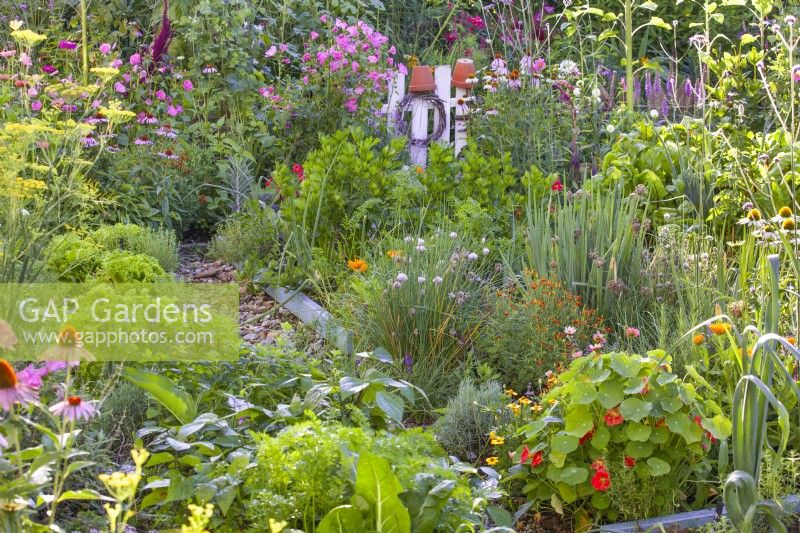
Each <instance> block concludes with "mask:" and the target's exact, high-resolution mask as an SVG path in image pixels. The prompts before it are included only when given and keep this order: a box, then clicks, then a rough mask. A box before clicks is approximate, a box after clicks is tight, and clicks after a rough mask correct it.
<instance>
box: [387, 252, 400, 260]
mask: <svg viewBox="0 0 800 533" xmlns="http://www.w3.org/2000/svg"><path fill="white" fill-rule="evenodd" d="M386 255H387V256H389V257H391V258H392V259H396V258H398V257H403V251H402V250H389V251H388V252H386Z"/></svg>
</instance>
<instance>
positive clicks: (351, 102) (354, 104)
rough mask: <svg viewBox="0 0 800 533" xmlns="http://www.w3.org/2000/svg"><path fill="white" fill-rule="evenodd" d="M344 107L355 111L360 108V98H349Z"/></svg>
mask: <svg viewBox="0 0 800 533" xmlns="http://www.w3.org/2000/svg"><path fill="white" fill-rule="evenodd" d="M344 108H345V109H347V111H348V112H350V113H355V112H356V110H358V100H357V99H356V98H348V99H347V100H346V101H345V103H344Z"/></svg>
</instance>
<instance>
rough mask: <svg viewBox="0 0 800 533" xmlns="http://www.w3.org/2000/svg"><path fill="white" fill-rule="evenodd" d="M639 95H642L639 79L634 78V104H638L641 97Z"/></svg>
mask: <svg viewBox="0 0 800 533" xmlns="http://www.w3.org/2000/svg"><path fill="white" fill-rule="evenodd" d="M641 97H642V84H641V83H640V82H639V80H637V79H635V78H634V80H633V101H634V104H638V103H639V100H640V99H641Z"/></svg>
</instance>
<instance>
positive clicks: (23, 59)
mask: <svg viewBox="0 0 800 533" xmlns="http://www.w3.org/2000/svg"><path fill="white" fill-rule="evenodd" d="M19 62H20V63H22V64H23V65H25V66H26V67H30V66H33V61H32V60H31V56H29V55H28V54H26V53H25V52H22V53H21V54H20V55H19Z"/></svg>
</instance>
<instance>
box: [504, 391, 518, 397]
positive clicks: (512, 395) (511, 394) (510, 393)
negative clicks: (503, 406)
mask: <svg viewBox="0 0 800 533" xmlns="http://www.w3.org/2000/svg"><path fill="white" fill-rule="evenodd" d="M506 394H508V395H509V396H511V397H512V398H513V397H514V396H516V395H517V391H515V390H514V389H506Z"/></svg>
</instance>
